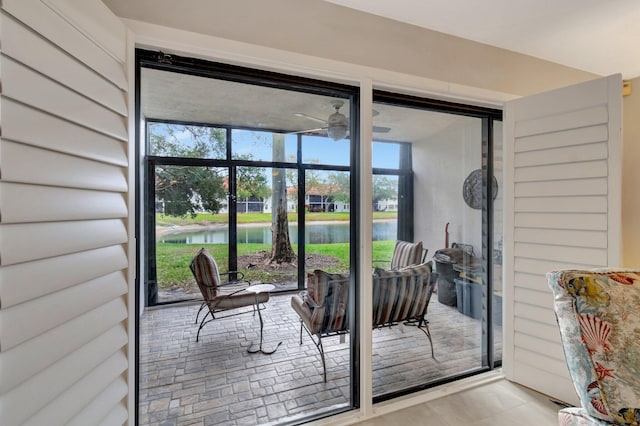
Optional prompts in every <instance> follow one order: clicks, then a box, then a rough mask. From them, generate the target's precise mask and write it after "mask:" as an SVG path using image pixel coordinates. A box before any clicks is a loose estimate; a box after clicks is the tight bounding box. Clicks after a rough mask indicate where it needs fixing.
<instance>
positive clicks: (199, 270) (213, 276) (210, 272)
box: [189, 248, 269, 342]
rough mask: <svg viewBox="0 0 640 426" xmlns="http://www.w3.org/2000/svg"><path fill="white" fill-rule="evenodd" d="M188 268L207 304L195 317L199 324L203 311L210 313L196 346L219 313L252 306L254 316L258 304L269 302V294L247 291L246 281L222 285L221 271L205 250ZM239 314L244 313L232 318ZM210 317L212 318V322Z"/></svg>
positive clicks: (207, 315) (202, 322)
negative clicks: (203, 332)
mask: <svg viewBox="0 0 640 426" xmlns="http://www.w3.org/2000/svg"><path fill="white" fill-rule="evenodd" d="M189 268H190V269H191V272H192V273H193V276H194V278H195V279H196V282H197V283H198V288H200V292H201V293H202V297H203V299H204V302H203V304H202V306H200V310H199V311H198V315H196V323H197V321H198V316H199V315H200V311H201V310H202V309H203V308H204V307H205V306H206V307H207V310H208V312H207V313H206V315H205V316H204V317H203V318H202V320H201V322H200V326H199V328H198V334H197V336H196V342H197V341H198V340H199V339H200V331H201V330H202V328H203V327H204V326H205V325H207V324H209V323H210V322H211V321H213V320H214V319H216V316H215V314H216V313H217V312H221V311H226V310H230V309H236V308H241V307H244V306H253V312H254V313H255V310H256V305H257V304H258V303H266V302H267V301H268V300H269V293H268V292H263V293H258V294H256V293H251V292H248V291H246V288H247V287H248V286H249V285H251V284H250V283H249V281H247V280H244V279H239V280H238V279H236V280H232V281H228V282H224V283H223V282H221V280H220V275H221V274H220V272H219V271H218V265H217V264H216V261H215V260H214V258H213V256H211V254H210V253H209V252H208V251H207V250H206V249H204V248H202V249H200V251H199V252H198V254H196V255H195V256H194V258H193V259H192V260H191V264H190V265H189ZM227 274H229V273H227ZM240 313H243V312H239V313H237V314H232V315H238V314H240ZM232 315H228V316H232ZM209 316H211V318H209Z"/></svg>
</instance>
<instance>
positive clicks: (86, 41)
mask: <svg viewBox="0 0 640 426" xmlns="http://www.w3.org/2000/svg"><path fill="white" fill-rule="evenodd" d="M0 5H1V8H2V11H1V15H0V37H1V38H2V45H1V46H0V70H1V72H2V96H1V97H0V122H1V123H2V140H0V144H1V147H0V155H1V156H0V424H2V425H3V426H4V425H7V426H13V425H18V424H64V423H67V422H69V421H72V420H73V419H76V420H75V421H76V422H84V423H85V424H87V423H99V422H101V421H107V422H110V423H111V424H122V423H124V422H125V421H126V420H127V418H128V417H129V420H131V421H133V417H132V416H129V413H128V409H127V404H129V406H130V407H131V408H132V409H133V405H132V404H131V403H130V401H133V398H132V394H130V392H129V389H130V387H131V385H132V383H133V378H134V376H133V373H132V372H131V371H127V369H128V368H129V362H128V356H129V355H130V354H131V353H132V349H131V348H130V347H129V346H128V345H129V343H130V342H132V341H133V340H131V341H130V338H129V336H128V328H131V327H130V325H129V324H128V321H129V318H128V311H129V307H128V306H127V304H128V303H129V301H130V300H131V297H130V295H129V294H128V291H129V288H130V283H129V282H128V280H129V279H131V278H132V277H133V274H132V273H131V271H130V270H128V269H127V268H128V261H129V257H130V253H129V251H128V242H129V232H128V231H129V230H128V226H129V224H130V220H131V217H132V216H131V213H130V200H132V199H133V198H132V197H131V195H129V194H128V191H129V181H130V180H131V179H132V176H133V174H132V173H131V171H129V170H128V166H129V155H130V153H131V152H133V151H132V148H131V147H130V146H128V131H129V128H128V126H129V117H128V102H130V100H131V99H132V95H131V94H129V93H127V90H128V89H129V83H128V81H127V78H128V75H129V72H128V71H127V72H125V70H128V68H129V67H128V64H130V63H131V60H132V56H131V55H130V54H129V50H128V48H127V43H129V41H127V37H128V35H127V30H126V28H125V26H124V24H123V23H122V22H121V21H120V20H119V19H118V18H117V17H115V15H113V14H112V13H111V12H110V11H109V10H108V9H107V8H106V6H105V5H104V4H102V3H101V2H100V1H99V0H87V1H76V0H70V1H67V0H3V1H2V2H0Z"/></svg>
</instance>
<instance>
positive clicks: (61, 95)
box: [0, 56, 127, 141]
mask: <svg viewBox="0 0 640 426" xmlns="http://www.w3.org/2000/svg"><path fill="white" fill-rule="evenodd" d="M0 66H2V85H3V90H2V95H3V96H5V97H8V98H11V99H14V100H16V101H19V102H22V103H26V104H29V105H33V106H34V107H36V108H38V109H40V110H43V111H46V112H48V113H49V114H52V115H55V116H58V117H62V118H64V119H66V120H69V121H72V122H74V123H78V124H82V125H84V126H86V127H89V128H91V129H94V130H96V131H99V132H102V133H104V134H106V135H110V136H113V137H115V138H118V139H121V140H123V141H124V140H126V139H127V129H126V120H125V118H124V117H123V116H121V115H119V114H118V113H115V112H113V111H111V110H110V109H107V108H105V107H103V106H101V105H99V104H97V103H95V102H94V101H92V100H90V99H87V98H85V97H84V96H82V95H80V94H78V93H76V92H73V91H71V90H69V89H68V88H66V87H65V86H63V85H61V84H60V83H56V82H55V81H53V80H50V79H48V78H47V77H45V76H43V75H42V74H38V73H37V72H35V71H32V70H31V69H29V68H27V67H25V66H23V65H21V64H19V63H18V62H15V61H14V60H13V59H10V58H9V57H7V56H2V58H0Z"/></svg>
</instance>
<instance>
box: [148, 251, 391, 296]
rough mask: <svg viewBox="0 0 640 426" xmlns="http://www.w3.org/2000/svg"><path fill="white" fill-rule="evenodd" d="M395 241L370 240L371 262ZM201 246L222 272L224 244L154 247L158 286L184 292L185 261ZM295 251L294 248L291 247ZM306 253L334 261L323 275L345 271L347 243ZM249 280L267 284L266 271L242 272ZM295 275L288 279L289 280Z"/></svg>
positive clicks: (188, 281) (188, 277)
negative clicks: (331, 258) (328, 257)
mask: <svg viewBox="0 0 640 426" xmlns="http://www.w3.org/2000/svg"><path fill="white" fill-rule="evenodd" d="M394 245H395V241H393V240H386V241H374V242H373V259H391V254H392V253H393V247H394ZM202 247H205V248H206V249H207V250H208V251H209V252H210V253H211V255H212V256H213V257H214V259H216V263H218V266H219V267H220V269H221V270H222V271H226V270H227V267H226V265H228V259H229V253H228V246H227V244H204V245H203V244H175V243H159V244H156V269H157V275H158V277H157V278H158V287H159V288H160V289H168V288H171V287H174V286H179V287H182V288H184V289H186V288H189V287H191V286H193V285H194V279H193V275H192V274H191V270H190V269H189V262H191V259H192V258H193V256H194V255H195V254H196V253H197V252H198V250H199V249H200V248H202ZM293 249H294V251H296V252H297V250H298V247H297V245H295V244H294V245H293ZM261 250H271V245H270V244H238V255H243V254H249V253H255V252H257V251H261ZM306 252H307V254H309V253H317V254H321V255H325V256H331V257H335V258H337V259H338V265H336V266H332V267H329V268H326V270H327V272H344V271H348V270H349V244H348V243H339V244H307V245H306ZM388 265H389V263H388V262H387V263H386V264H384V263H376V266H388ZM242 272H243V273H244V274H245V278H246V279H248V280H249V281H264V282H268V281H270V279H269V277H270V276H269V275H268V274H269V273H268V271H264V270H260V267H257V268H252V269H250V270H242ZM293 278H295V275H294V276H292V279H293Z"/></svg>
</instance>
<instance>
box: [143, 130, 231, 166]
mask: <svg viewBox="0 0 640 426" xmlns="http://www.w3.org/2000/svg"><path fill="white" fill-rule="evenodd" d="M147 134H148V138H149V154H150V155H155V156H158V157H184V158H210V159H223V158H226V156H227V148H226V147H227V136H226V135H227V133H226V130H225V129H218V128H215V127H210V126H195V125H186V124H169V123H158V122H149V123H148V124H147Z"/></svg>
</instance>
